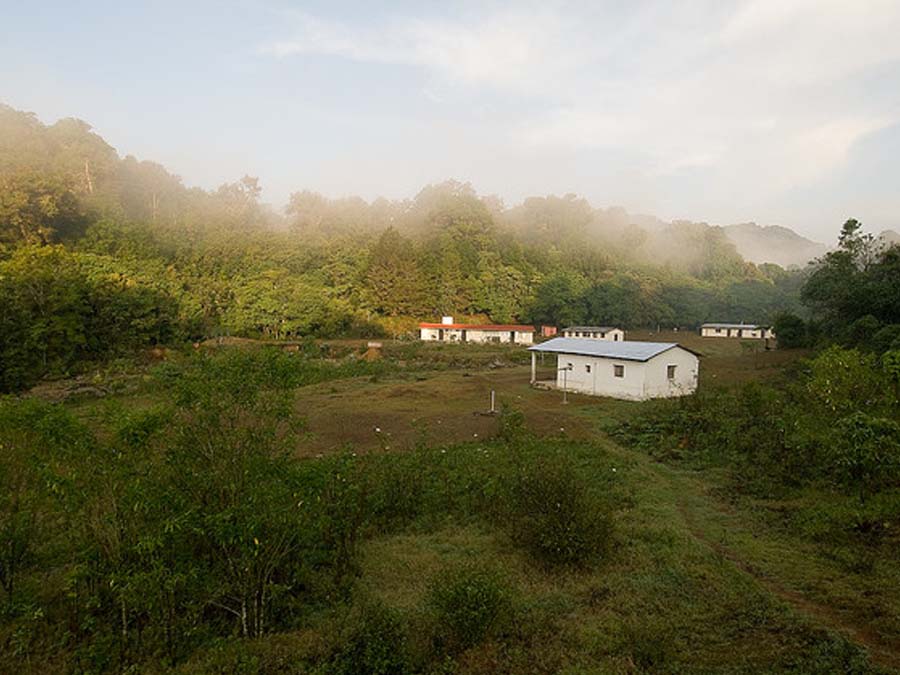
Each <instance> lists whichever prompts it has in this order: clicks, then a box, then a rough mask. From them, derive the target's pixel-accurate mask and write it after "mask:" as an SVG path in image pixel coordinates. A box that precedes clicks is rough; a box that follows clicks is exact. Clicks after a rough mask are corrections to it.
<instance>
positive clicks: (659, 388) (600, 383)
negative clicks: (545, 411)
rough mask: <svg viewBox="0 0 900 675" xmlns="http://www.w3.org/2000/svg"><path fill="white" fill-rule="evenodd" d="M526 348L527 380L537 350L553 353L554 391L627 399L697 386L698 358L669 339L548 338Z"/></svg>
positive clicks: (669, 394) (666, 394)
mask: <svg viewBox="0 0 900 675" xmlns="http://www.w3.org/2000/svg"><path fill="white" fill-rule="evenodd" d="M529 351H530V352H531V383H532V384H534V383H535V381H536V368H537V360H536V357H537V355H538V353H539V352H541V353H549V354H556V361H557V364H556V366H557V368H556V381H555V386H556V388H558V389H565V390H566V391H572V392H578V393H581V394H591V395H593V396H610V397H612V398H621V399H626V400H632V401H645V400H647V399H650V398H668V397H672V396H684V395H686V394H692V393H694V392H695V391H696V390H697V379H698V377H699V373H700V359H699V358H698V356H699V355H698V354H697V353H696V352H693V351H691V350H690V349H686V348H685V347H682V346H681V345H678V344H675V343H674V342H610V341H607V340H596V339H591V338H587V339H585V338H565V337H562V338H554V339H552V340H548V341H547V342H543V343H541V344H539V345H535V346H534V347H530V348H529Z"/></svg>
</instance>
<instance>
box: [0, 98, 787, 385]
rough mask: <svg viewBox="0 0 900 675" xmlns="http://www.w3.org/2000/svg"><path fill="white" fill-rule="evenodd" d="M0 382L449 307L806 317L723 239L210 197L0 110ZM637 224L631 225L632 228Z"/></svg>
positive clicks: (354, 331) (693, 231) (666, 227)
mask: <svg viewBox="0 0 900 675" xmlns="http://www.w3.org/2000/svg"><path fill="white" fill-rule="evenodd" d="M0 139H2V140H0V305H2V306H3V307H4V309H5V311H4V313H3V317H2V318H0V321H2V322H3V326H2V328H3V330H2V331H0V365H2V368H0V372H3V373H4V375H3V378H2V379H3V381H2V382H0V389H2V390H5V391H13V390H18V389H21V388H23V387H27V386H29V385H30V384H32V383H33V382H34V381H36V380H37V379H38V378H40V377H42V376H44V375H46V374H52V373H61V374H62V373H67V372H72V371H73V369H75V370H77V369H78V368H79V367H81V365H80V364H84V363H90V362H94V361H96V360H102V359H105V358H109V357H110V356H114V355H117V354H122V353H129V352H133V350H134V349H135V348H138V347H142V346H152V345H157V344H177V343H182V342H185V341H188V340H198V339H203V338H206V337H211V336H218V335H236V336H246V337H265V338H273V339H283V338H296V337H299V336H310V335H311V336H322V337H337V336H360V337H362V336H371V335H382V334H385V333H386V332H387V333H402V332H403V331H408V330H409V329H410V328H411V327H413V326H414V325H415V321H416V320H421V319H427V318H433V317H437V316H441V315H445V314H455V315H465V316H472V317H478V318H479V319H480V320H486V321H495V322H508V321H513V320H515V321H521V322H533V323H547V324H556V325H560V324H566V323H575V322H579V323H580V322H591V323H593V322H597V323H615V324H621V325H624V326H626V327H638V326H656V325H666V326H675V325H678V326H683V327H692V326H696V325H697V324H699V323H701V322H703V321H706V320H713V319H715V320H734V321H740V320H744V321H765V320H771V319H772V318H774V316H775V315H777V314H778V313H780V312H784V311H795V312H798V311H801V310H802V307H801V306H800V303H799V288H800V285H801V283H802V279H803V273H802V272H800V271H787V270H783V269H781V268H779V267H777V266H775V265H754V264H752V263H748V262H746V261H744V260H743V259H742V258H741V257H740V256H739V255H738V253H737V252H736V250H735V248H734V246H733V245H732V244H731V243H730V242H729V241H728V240H727V238H726V236H725V234H724V233H723V231H722V230H721V229H720V228H715V227H710V226H708V225H705V224H702V223H689V222H676V223H671V224H669V223H661V222H659V221H654V220H652V219H647V218H645V217H644V218H641V217H631V216H629V215H628V214H627V213H625V212H624V211H623V210H621V209H595V208H593V207H591V205H590V204H588V202H587V201H586V200H584V199H581V198H578V197H576V196H575V195H565V196H562V197H555V196H548V197H534V198H529V199H526V200H525V201H524V202H523V203H522V204H520V205H517V206H515V207H513V208H505V207H504V205H503V203H502V201H501V200H500V199H499V198H497V197H494V196H490V195H488V196H481V195H478V194H477V193H476V192H475V191H474V189H472V187H471V186H470V185H468V184H464V183H458V182H455V181H447V182H445V183H442V184H438V185H430V186H427V187H425V188H423V189H422V190H421V191H420V192H419V194H418V195H416V196H415V198H413V199H406V200H394V201H390V200H386V199H378V200H375V201H373V202H366V201H364V200H362V199H359V198H344V199H328V198H325V197H323V196H321V195H318V194H315V193H311V192H308V191H307V192H296V193H294V194H293V195H292V196H291V199H290V202H289V204H288V206H287V207H286V209H285V210H284V212H283V213H276V212H275V211H274V210H272V209H271V208H270V207H268V206H267V205H265V204H264V203H263V202H262V201H261V192H262V190H261V186H260V185H259V181H258V180H257V179H256V178H253V177H249V176H245V177H243V178H242V179H240V180H238V181H236V182H234V183H229V184H225V185H222V186H221V187H220V188H218V189H216V190H211V191H206V190H200V189H196V188H188V187H185V186H184V185H183V184H182V182H181V180H180V179H179V178H178V177H177V176H174V175H172V174H170V173H169V172H168V171H166V170H165V168H163V167H162V166H160V165H158V164H155V163H152V162H147V161H139V160H137V159H136V158H134V157H131V156H126V157H125V158H120V157H119V156H118V154H117V153H116V151H115V150H114V149H113V148H112V147H110V146H109V145H108V144H107V143H106V142H105V141H104V140H103V139H102V138H101V137H100V136H98V135H97V134H95V133H94V132H93V131H91V128H90V126H89V125H87V124H85V123H84V122H81V121H79V120H72V119H67V120H61V121H59V122H57V123H55V124H53V125H49V126H47V125H44V124H42V123H41V122H40V121H39V120H37V119H36V118H35V117H34V116H33V115H30V114H27V113H21V112H18V111H15V110H13V109H12V108H9V107H6V106H0ZM635 221H637V222H635Z"/></svg>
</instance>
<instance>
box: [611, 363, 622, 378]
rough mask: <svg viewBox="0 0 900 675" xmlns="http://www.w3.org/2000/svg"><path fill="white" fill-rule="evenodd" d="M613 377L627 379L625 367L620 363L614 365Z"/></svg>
mask: <svg viewBox="0 0 900 675" xmlns="http://www.w3.org/2000/svg"><path fill="white" fill-rule="evenodd" d="M613 375H615V376H616V377H625V366H621V365H619V364H618V363H616V364H614V365H613Z"/></svg>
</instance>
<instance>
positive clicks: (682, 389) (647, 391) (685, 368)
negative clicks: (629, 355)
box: [644, 347, 700, 398]
mask: <svg viewBox="0 0 900 675" xmlns="http://www.w3.org/2000/svg"><path fill="white" fill-rule="evenodd" d="M645 365H646V366H647V368H646V370H645V375H644V395H645V398H672V397H675V396H686V395H687V394H693V393H694V392H695V391H697V380H698V378H699V376H700V359H698V358H697V357H696V356H695V355H694V354H691V352H689V351H687V350H686V349H681V348H680V347H676V348H675V349H670V350H669V351H667V352H663V353H662V354H659V355H658V356H654V357H653V358H652V359H650V360H649V361H647V363H646V364H645ZM669 366H675V378H674V379H671V380H670V379H669V377H668V368H669Z"/></svg>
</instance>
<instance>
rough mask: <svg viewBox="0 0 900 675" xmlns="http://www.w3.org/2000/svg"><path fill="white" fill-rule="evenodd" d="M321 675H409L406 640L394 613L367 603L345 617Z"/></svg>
mask: <svg viewBox="0 0 900 675" xmlns="http://www.w3.org/2000/svg"><path fill="white" fill-rule="evenodd" d="M318 672H321V673H322V675H326V674H327V675H403V674H404V673H407V672H409V668H408V660H407V657H406V636H405V634H404V631H403V624H402V622H401V620H400V618H399V617H398V616H397V613H396V612H394V611H393V610H391V609H389V608H388V607H385V606H384V605H383V604H381V603H378V602H375V601H371V600H366V601H363V602H362V603H360V604H359V605H357V606H354V607H353V609H352V610H351V611H350V613H349V614H348V615H347V617H346V619H345V623H344V630H343V631H342V632H341V635H340V642H339V645H338V646H337V648H336V649H335V651H334V652H333V654H332V656H331V658H330V659H329V661H328V663H327V664H326V666H325V667H324V668H323V669H321V670H320V671H318Z"/></svg>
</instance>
